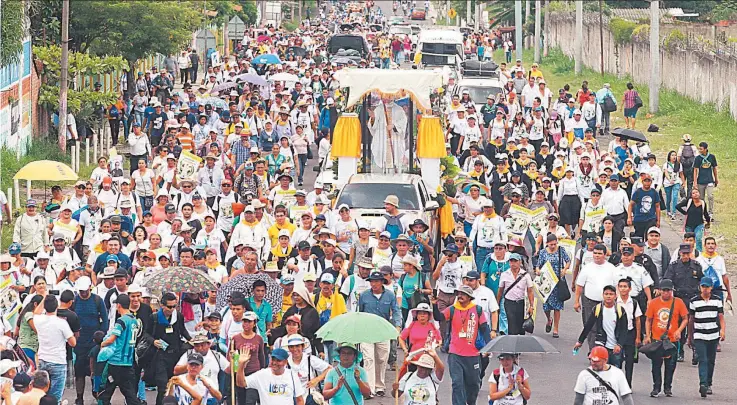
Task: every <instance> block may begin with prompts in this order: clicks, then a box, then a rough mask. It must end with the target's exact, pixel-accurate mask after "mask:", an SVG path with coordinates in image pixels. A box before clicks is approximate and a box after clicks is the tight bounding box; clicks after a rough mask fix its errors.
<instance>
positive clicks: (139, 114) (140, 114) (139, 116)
mask: <svg viewBox="0 0 737 405" xmlns="http://www.w3.org/2000/svg"><path fill="white" fill-rule="evenodd" d="M133 114H134V116H135V118H136V119H135V121H133V122H137V123H138V125H140V126H143V119H144V118H145V117H146V113H145V112H143V111H142V112H138V111H135V112H134V113H133Z"/></svg>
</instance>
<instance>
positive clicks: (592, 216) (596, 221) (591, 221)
mask: <svg viewBox="0 0 737 405" xmlns="http://www.w3.org/2000/svg"><path fill="white" fill-rule="evenodd" d="M604 217H606V210H605V209H603V208H602V209H600V210H596V211H589V212H587V213H586V216H585V217H584V219H583V227H582V228H581V230H582V231H585V232H599V228H601V223H602V222H604Z"/></svg>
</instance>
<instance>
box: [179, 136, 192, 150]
mask: <svg viewBox="0 0 737 405" xmlns="http://www.w3.org/2000/svg"><path fill="white" fill-rule="evenodd" d="M177 138H179V143H180V144H182V150H186V151H187V152H192V153H194V135H192V133H191V132H187V134H186V135H185V134H183V133H182V132H180V133H179V135H177Z"/></svg>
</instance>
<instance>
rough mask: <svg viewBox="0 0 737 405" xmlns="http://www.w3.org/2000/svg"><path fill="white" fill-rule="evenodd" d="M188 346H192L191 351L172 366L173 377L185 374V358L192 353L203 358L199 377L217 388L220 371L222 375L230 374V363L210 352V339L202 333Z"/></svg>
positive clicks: (218, 354) (214, 352) (194, 337)
mask: <svg viewBox="0 0 737 405" xmlns="http://www.w3.org/2000/svg"><path fill="white" fill-rule="evenodd" d="M189 344H191V345H192V346H193V349H191V350H187V352H186V353H184V354H182V357H181V358H180V359H179V362H177V364H176V366H174V375H180V374H185V373H186V372H187V357H188V356H189V355H190V354H191V353H192V352H196V353H199V354H200V355H201V356H202V358H203V363H202V371H200V377H202V378H205V379H207V382H209V383H210V385H212V386H214V387H217V386H218V373H219V372H220V371H222V372H224V373H229V372H230V363H229V362H228V360H227V359H226V358H225V357H224V356H223V355H222V354H220V353H218V352H216V351H213V350H210V344H211V342H210V339H208V338H207V335H206V334H204V333H198V334H196V335H194V336H193V337H192V339H191V340H190V341H189Z"/></svg>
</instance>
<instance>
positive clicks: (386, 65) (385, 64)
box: [381, 58, 391, 69]
mask: <svg viewBox="0 0 737 405" xmlns="http://www.w3.org/2000/svg"><path fill="white" fill-rule="evenodd" d="M390 60H391V59H389V58H382V59H381V68H382V69H389V61H390Z"/></svg>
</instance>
